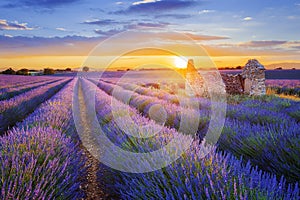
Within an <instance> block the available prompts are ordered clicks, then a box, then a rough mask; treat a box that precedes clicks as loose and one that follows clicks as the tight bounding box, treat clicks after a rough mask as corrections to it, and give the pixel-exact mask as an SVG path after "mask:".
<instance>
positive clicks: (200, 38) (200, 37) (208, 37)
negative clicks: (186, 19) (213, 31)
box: [184, 33, 230, 41]
mask: <svg viewBox="0 0 300 200" xmlns="http://www.w3.org/2000/svg"><path fill="white" fill-rule="evenodd" d="M184 34H185V35H186V36H188V37H190V38H192V39H193V40H198V41H204V40H226V39H230V38H229V37H224V36H212V35H196V34H192V33H184Z"/></svg>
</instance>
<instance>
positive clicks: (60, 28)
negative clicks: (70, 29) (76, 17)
mask: <svg viewBox="0 0 300 200" xmlns="http://www.w3.org/2000/svg"><path fill="white" fill-rule="evenodd" d="M55 29H56V30H58V31H67V29H65V28H62V27H57V28H55Z"/></svg>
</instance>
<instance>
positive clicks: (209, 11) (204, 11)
mask: <svg viewBox="0 0 300 200" xmlns="http://www.w3.org/2000/svg"><path fill="white" fill-rule="evenodd" d="M214 12H216V11H215V10H200V11H199V14H200V15H202V14H208V13H214Z"/></svg>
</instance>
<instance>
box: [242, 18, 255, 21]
mask: <svg viewBox="0 0 300 200" xmlns="http://www.w3.org/2000/svg"><path fill="white" fill-rule="evenodd" d="M252 19H253V18H252V17H245V18H243V20H244V21H251V20H252Z"/></svg>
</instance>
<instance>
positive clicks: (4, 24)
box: [0, 19, 33, 30]
mask: <svg viewBox="0 0 300 200" xmlns="http://www.w3.org/2000/svg"><path fill="white" fill-rule="evenodd" d="M0 30H33V28H30V27H28V26H27V23H19V22H17V21H14V22H9V21H7V20H5V19H0Z"/></svg>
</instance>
